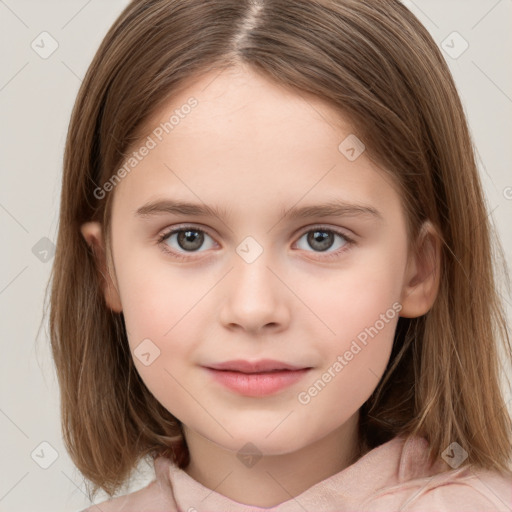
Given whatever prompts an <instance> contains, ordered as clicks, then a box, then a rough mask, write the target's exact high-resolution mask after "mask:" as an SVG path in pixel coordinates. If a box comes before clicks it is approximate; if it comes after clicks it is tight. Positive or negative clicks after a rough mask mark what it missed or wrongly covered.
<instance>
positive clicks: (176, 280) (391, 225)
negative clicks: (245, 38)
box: [82, 67, 439, 507]
mask: <svg viewBox="0 0 512 512" xmlns="http://www.w3.org/2000/svg"><path fill="white" fill-rule="evenodd" d="M191 96H193V97H195V98H196V99H197V100H198V105H197V106H196V107H195V108H194V109H192V111H191V112H190V113H189V114H188V115H187V116H185V117H184V118H183V119H181V120H180V123H179V124H178V125H177V126H175V127H174V129H173V130H172V132H171V133H170V134H168V135H166V136H165V137H164V138H163V140H162V141H161V142H160V143H159V144H158V145H157V147H155V148H154V149H152V150H151V151H150V152H149V154H148V155H147V156H146V157H145V158H144V159H143V160H142V161H141V162H140V163H138V165H137V166H136V167H135V168H134V169H133V170H132V171H131V172H130V173H129V174H128V175H127V176H126V177H125V178H124V179H123V180H122V181H121V183H120V184H118V185H117V187H116V188H115V190H114V192H110V193H114V194H115V195H114V203H113V211H112V233H113V236H112V261H113V268H111V269H110V274H106V273H105V272H103V274H102V272H101V271H100V275H103V276H104V278H105V281H104V291H105V298H106V301H107V304H108V306H109V307H110V308H111V309H112V310H114V311H123V313H124V318H125V322H126V326H127V331H128V337H129V344H130V348H131V349H132V351H133V350H135V349H136V347H137V346H138V345H139V344H140V343H141V341H142V340H144V339H150V340H151V342H152V343H153V344H154V345H155V346H157V347H158V349H159V350H160V355H159V356H158V357H157V358H156V359H155V360H154V361H153V362H152V363H151V364H150V365H148V366H146V365H144V364H142V362H141V361H140V360H139V359H138V358H137V357H134V361H135V365H136V367H137V370H138V371H139V373H140V375H141V377H142V379H143V380H144V382H145V384H146V385H147V387H148V388H149V390H150V391H151V392H152V393H153V394H154V396H155V397H156V398H157V399H158V400H159V401H160V402H161V403H162V404H163V405H164V406H165V407H166V408H167V409H168V410H169V411H170V412H171V413H172V414H173V415H174V416H176V417H177V418H178V419H179V420H180V421H181V422H182V423H183V425H184V431H185V437H186V441H187V444H188V446H189V449H190V454H191V463H190V465H189V466H188V467H187V468H186V469H185V470H186V472H187V473H188V474H189V475H190V476H192V477H193V478H195V479H196V480H197V481H199V482H200V483H202V484H203V485H205V486H206V487H208V488H210V489H215V491H216V492H218V493H220V494H223V495H225V496H227V497H228V498H231V499H233V500H235V501H238V502H240V503H244V504H247V505H254V506H261V507H270V506H275V505H277V504H279V503H282V502H284V501H287V500H289V499H291V498H292V496H293V497H294V496H297V495H299V494H300V493H301V492H303V491H305V490H306V489H308V488H309V487H311V486H312V485H314V484H316V483H318V482H320V481H322V480H324V479H326V478H328V477H329V476H331V475H333V474H335V473H338V472H340V471H342V470H343V469H344V468H346V467H347V466H349V465H350V464H352V463H353V462H354V461H355V460H357V458H358V456H359V455H360V454H359V453H358V452H357V449H356V446H357V439H358V435H357V425H358V419H359V408H360V407H361V405H362V404H363V403H364V402H365V401H366V400H367V399H368V397H369V396H370V395H371V393H372V392H373V391H374V389H375V388H376V386H377V384H378V382H379V380H380V379H381V377H382V375H383V373H384V370H385V368H386V365H387V363H388V360H389V357H390V353H391V348H392V343H393V336H394V332H395V328H396V323H397V321H398V314H396V315H395V317H394V319H392V320H389V321H388V322H387V323H385V326H384V328H382V329H381V330H379V332H378V334H377V335H376V336H374V337H373V338H369V341H368V343H367V345H366V346H364V348H362V350H360V351H359V352H358V353H357V355H355V356H354V357H353V358H352V360H350V361H349V362H348V364H347V365H346V366H344V368H343V370H342V371H340V372H338V373H337V374H336V376H335V377H334V378H332V379H331V380H330V382H329V383H328V384H327V385H326V386H325V387H324V388H323V389H322V390H321V392H319V393H318V394H317V395H316V396H314V397H312V398H311V400H310V401H309V403H307V404H304V403H300V402H299V400H298V393H300V392H303V391H307V390H308V389H309V387H310V386H311V385H312V384H313V383H314V382H315V381H317V380H318V379H319V378H321V376H322V374H324V373H325V372H327V371H328V369H329V368H330V367H332V366H333V364H334V362H335V361H336V360H337V357H338V356H339V355H343V354H344V353H345V352H346V351H347V350H349V348H350V346H351V343H352V341H353V340H354V339H356V337H357V335H358V334H360V333H361V332H362V331H364V329H365V328H366V327H369V326H373V325H374V324H375V323H376V321H377V320H378V319H379V318H380V315H381V314H383V313H385V312H386V311H387V310H389V309H390V308H392V305H393V304H394V303H399V304H401V307H402V309H401V311H400V315H401V316H404V317H415V316H419V315H422V314H424V313H426V312H427V311H428V310H429V309H430V307H431V305H432V303H433V301H434V300H435V295H436V293H437V287H438V280H437V276H438V274H439V272H438V269H437V267H436V265H437V264H438V263H437V262H438V261H439V245H438V242H437V238H436V236H435V232H434V230H433V229H432V227H431V226H430V225H429V224H428V223H427V224H426V225H425V231H424V236H423V237H422V239H421V240H418V245H417V247H418V250H416V251H414V252H412V251H409V250H408V240H407V233H406V217H405V214H404V211H403V209H402V205H401V201H400V195H399V192H398V189H397V188H396V187H395V186H394V185H393V183H392V182H391V180H390V178H389V176H387V175H385V174H384V173H383V171H382V170H381V169H379V168H378V167H376V165H375V164H374V163H372V162H371V161H370V160H369V159H368V158H367V156H366V154H365V153H364V152H363V153H362V155H361V156H359V158H357V159H356V160H355V161H349V160H348V159H347V158H346V157H345V155H344V154H342V152H340V151H339V150H338V146H339V144H340V142H341V141H343V140H344V139H345V138H346V137H347V136H348V135H350V134H351V133H352V131H351V128H350V125H349V124H348V123H347V122H345V120H343V119H341V118H340V117H339V115H336V114H335V113H334V111H333V110H332V109H331V108H330V107H329V106H328V105H327V104H325V103H323V102H322V101H321V100H319V99H317V98H313V97H307V96H304V95H299V94H296V93H294V92H292V91H290V90H286V89H283V88H281V87H280V86H278V85H276V84H274V83H273V82H270V81H267V79H265V78H264V77H262V76H260V75H258V74H256V73H255V72H254V71H252V70H251V69H250V68H246V67H238V68H236V69H230V70H225V71H223V72H222V73H220V74H218V73H211V74H210V73H208V74H206V75H204V76H203V77H202V78H201V79H200V80H195V81H194V82H193V85H191V86H190V87H188V88H186V89H185V90H183V91H182V92H181V93H180V94H178V95H175V96H174V97H173V98H172V101H170V102H168V103H167V104H166V105H165V106H164V107H163V108H162V109H160V110H159V111H158V112H157V113H156V114H155V115H154V116H153V117H152V119H151V120H150V122H149V124H148V126H150V127H153V128H155V127H157V126H158V125H159V124H160V123H161V122H164V121H166V120H168V119H169V117H170V116H171V115H172V113H173V111H174V110H175V109H177V108H178V109H179V108H180V106H182V105H183V104H185V103H186V102H187V100H188V99H189V98H190V97H191ZM141 140H142V142H143V140H145V139H141ZM142 142H141V143H142ZM141 143H138V144H136V145H134V148H135V149H136V148H138V147H140V145H141ZM164 198H173V199H180V200H183V201H190V202H195V203H199V204H201V203H206V204H208V205H219V206H221V207H223V208H225V209H226V211H227V213H229V215H228V216H226V217H221V218H219V217H215V216H200V217H192V216H190V215H178V214H171V213H160V214H158V215H153V216H148V217H146V218H142V217H140V216H137V215H136V214H135V212H136V210H137V209H138V208H140V207H141V206H143V205H144V204H146V203H148V202H150V201H154V200H156V199H164ZM334 198H336V199H340V200H344V201H346V202H350V203H359V204H365V205H369V206H371V207H373V208H375V209H376V210H378V211H379V212H380V215H381V217H380V218H379V217H376V216H371V215H366V216H363V215H361V216H353V215H352V216H343V217H332V216H327V217H306V218H296V219H292V218H288V217H283V214H282V212H283V208H284V209H285V210H284V211H288V210H289V208H290V207H292V206H298V207H300V206H304V205H306V204H308V205H310V204H320V203H323V202H325V201H327V200H330V199H334ZM183 224H185V225H186V227H187V226H190V229H194V228H195V229H201V228H202V229H204V230H205V231H206V235H204V240H203V245H200V244H199V248H196V249H192V252H191V250H190V247H191V246H192V247H194V246H193V243H189V245H186V242H185V245H181V246H180V245H179V243H178V235H177V234H174V235H173V236H171V238H169V239H167V241H164V242H163V243H161V244H160V245H159V243H158V241H157V239H158V236H159V235H160V234H162V233H164V232H166V231H168V230H169V228H171V227H178V226H179V227H181V228H183ZM319 225H320V227H322V228H323V229H324V230H326V229H327V230H329V229H330V230H339V231H340V232H342V233H345V234H346V235H347V236H349V237H352V239H353V240H354V243H353V244H347V241H346V240H345V239H344V238H343V236H339V235H336V234H334V233H333V232H332V231H328V233H330V234H331V237H332V238H330V240H331V244H332V246H331V247H327V249H326V251H325V252H322V251H321V249H319V247H321V244H319V243H318V242H317V243H316V244H315V241H314V239H313V240H311V239H310V241H309V242H308V237H307V234H308V233H311V230H313V228H315V227H319ZM82 233H83V236H84V237H85V239H86V240H87V242H88V243H89V244H90V245H91V246H93V247H95V248H97V249H98V251H97V254H98V267H99V269H100V270H101V269H103V270H104V269H107V268H108V264H107V263H106V260H105V257H104V254H105V246H104V240H103V236H102V230H101V226H100V225H99V224H98V223H94V222H88V223H86V224H84V225H83V226H82ZM247 236H250V237H252V238H253V239H254V240H256V241H257V243H258V244H259V246H260V247H261V248H262V250H263V252H262V254H261V255H260V256H259V257H258V258H256V259H255V261H253V262H251V263H248V262H246V261H245V260H244V259H243V258H242V257H240V256H239V254H238V253H237V252H236V249H237V247H238V246H239V245H240V244H241V242H242V241H243V240H244V239H245V238H246V237H247ZM196 237H197V235H196ZM165 245H167V248H168V249H170V250H171V251H172V250H174V251H176V252H178V253H181V254H182V255H184V256H186V257H187V258H188V259H187V260H180V259H176V258H175V257H173V256H172V255H171V254H169V253H166V252H164V251H163V250H162V247H163V246H165ZM187 248H189V251H188V252H187ZM341 249H345V250H344V251H343V252H340V253H339V254H338V255H337V256H336V257H334V258H332V259H326V256H327V255H328V254H333V253H336V251H338V250H341ZM193 251H195V252H193ZM105 276H108V277H105ZM360 345H361V344H360ZM238 358H240V359H246V360H258V359H261V358H271V359H277V360H280V361H284V362H287V363H290V364H295V365H299V366H309V367H312V369H311V370H310V372H309V375H307V376H306V377H305V378H304V379H302V380H301V381H299V382H298V383H296V384H294V385H292V386H291V387H288V388H285V389H284V390H282V391H280V392H278V393H276V394H274V395H270V396H266V397H247V396H242V395H239V394H237V393H234V392H232V391H230V390H228V389H226V388H224V387H222V386H221V385H220V384H218V383H216V382H213V380H212V379H211V377H210V375H208V374H207V372H206V371H205V370H204V369H203V368H201V366H200V365H205V364H208V363H218V362H222V361H227V360H230V359H238ZM331 371H332V370H331ZM248 442H250V443H252V444H254V445H255V446H256V447H257V449H258V450H259V452H260V453H261V454H262V457H261V458H260V459H259V460H258V461H257V463H256V464H254V465H253V466H252V467H248V466H246V465H244V464H243V463H242V462H241V461H240V459H239V458H238V457H237V452H238V450H239V449H240V448H241V447H243V446H244V445H245V444H246V443H248Z"/></svg>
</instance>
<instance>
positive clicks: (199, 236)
mask: <svg viewBox="0 0 512 512" xmlns="http://www.w3.org/2000/svg"><path fill="white" fill-rule="evenodd" d="M177 239H178V244H179V245H180V247H181V248H182V249H183V250H184V251H193V250H195V249H199V248H200V247H201V245H202V244H203V239H204V234H203V233H201V231H197V230H190V229H187V230H181V231H179V232H178V237H177ZM194 239H195V240H194ZM187 243H192V247H190V246H189V247H187V246H186V244H187ZM183 244H185V246H184V245H183Z"/></svg>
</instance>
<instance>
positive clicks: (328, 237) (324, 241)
mask: <svg viewBox="0 0 512 512" xmlns="http://www.w3.org/2000/svg"><path fill="white" fill-rule="evenodd" d="M308 243H309V244H310V245H311V246H312V247H313V248H315V249H317V250H319V251H326V250H327V249H329V248H330V247H331V246H332V244H333V234H332V233H330V232H329V231H324V230H314V231H311V232H310V233H309V234H308ZM317 243H319V245H317V246H316V247H315V244H317Z"/></svg>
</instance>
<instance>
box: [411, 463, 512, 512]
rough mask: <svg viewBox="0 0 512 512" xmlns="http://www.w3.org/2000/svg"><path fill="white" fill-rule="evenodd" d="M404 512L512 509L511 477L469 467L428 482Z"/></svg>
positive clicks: (477, 511)
mask: <svg viewBox="0 0 512 512" xmlns="http://www.w3.org/2000/svg"><path fill="white" fill-rule="evenodd" d="M402 510H403V511H404V512H405V511H407V512H421V511H425V512H426V511H430V510H436V511H439V512H444V511H455V510H456V511H457V512H484V511H493V512H495V511H506V512H510V510H512V477H509V476H504V475H501V474H500V473H497V472H493V471H482V470H477V469H475V468H472V467H471V466H469V467H466V468H464V469H462V470H460V471H457V470H454V471H448V472H446V473H445V474H440V475H437V476H436V477H433V478H432V479H431V480H430V481H427V482H425V484H424V485H423V487H421V488H419V489H417V490H416V492H415V493H414V494H413V496H411V497H410V498H409V499H408V500H407V501H406V502H405V503H404V508H403V509H402Z"/></svg>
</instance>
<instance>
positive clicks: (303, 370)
mask: <svg viewBox="0 0 512 512" xmlns="http://www.w3.org/2000/svg"><path fill="white" fill-rule="evenodd" d="M204 368H205V370H206V371H207V372H208V373H209V375H210V376H211V377H212V378H213V380H214V381H215V382H217V383H219V384H221V385H222V386H223V387H224V388H227V389H229V390H230V391H232V392H235V393H238V394H241V395H244V396H252V397H262V396H266V395H273V394H276V393H278V392H279V391H281V390H283V389H285V388H287V387H289V386H292V385H293V384H295V383H297V382H298V381H300V380H301V379H302V378H303V377H304V376H305V375H306V374H307V373H308V372H309V370H311V369H312V368H311V367H303V366H296V365H291V364H287V363H283V362H279V361H272V360H264V361H257V362H253V363H251V362H249V361H241V360H237V361H227V362H225V363H219V364H213V365H209V366H205V367H204Z"/></svg>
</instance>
